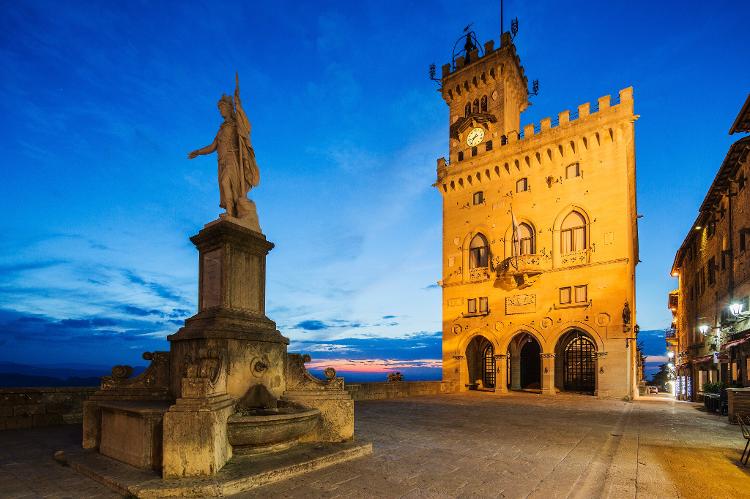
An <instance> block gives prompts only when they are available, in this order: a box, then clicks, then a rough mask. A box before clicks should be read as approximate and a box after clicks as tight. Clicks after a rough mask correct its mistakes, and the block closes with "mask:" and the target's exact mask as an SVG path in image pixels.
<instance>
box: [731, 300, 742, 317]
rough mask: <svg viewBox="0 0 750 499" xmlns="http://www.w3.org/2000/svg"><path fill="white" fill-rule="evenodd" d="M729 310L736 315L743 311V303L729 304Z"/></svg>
mask: <svg viewBox="0 0 750 499" xmlns="http://www.w3.org/2000/svg"><path fill="white" fill-rule="evenodd" d="M729 310H730V311H731V312H732V315H734V316H735V317H736V316H738V315H740V314H741V313H742V303H732V304H731V305H729Z"/></svg>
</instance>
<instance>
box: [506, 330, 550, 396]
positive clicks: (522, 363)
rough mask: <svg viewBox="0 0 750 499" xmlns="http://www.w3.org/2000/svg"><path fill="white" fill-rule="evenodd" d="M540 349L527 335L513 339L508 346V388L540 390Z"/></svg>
mask: <svg viewBox="0 0 750 499" xmlns="http://www.w3.org/2000/svg"><path fill="white" fill-rule="evenodd" d="M541 353H542V347H541V345H539V342H538V341H537V340H536V338H534V337H533V336H531V335H530V334H528V333H521V334H519V335H517V336H516V337H514V338H513V339H512V340H511V342H510V345H508V371H509V372H508V374H509V376H508V388H510V389H511V390H540V389H541V388H542V384H541V379H542V360H541Z"/></svg>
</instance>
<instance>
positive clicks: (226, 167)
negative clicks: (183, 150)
mask: <svg viewBox="0 0 750 499" xmlns="http://www.w3.org/2000/svg"><path fill="white" fill-rule="evenodd" d="M235 82H236V86H235V89H234V99H232V97H230V96H228V95H226V94H225V95H222V96H221V99H219V102H218V107H219V112H220V113H221V116H222V117H223V118H224V122H223V123H222V124H221V126H220V127H219V131H218V132H217V133H216V137H215V138H214V141H213V142H211V144H209V145H207V146H206V147H202V148H200V149H196V150H195V151H193V152H191V153H190V154H188V159H193V158H195V157H196V156H201V155H204V154H211V153H212V152H214V151H216V154H217V156H218V163H219V200H220V202H219V206H221V207H222V208H224V209H225V210H226V215H224V214H222V215H221V216H222V218H223V217H226V216H229V217H232V218H237V219H240V220H239V221H240V222H242V224H243V225H248V226H249V227H250V228H252V229H254V230H257V231H258V232H260V227H259V225H258V215H257V212H256V210H255V203H253V202H252V201H251V200H249V199H248V198H247V193H248V192H249V191H250V189H252V188H253V187H255V186H257V185H258V183H259V182H260V171H259V170H258V163H257V162H256V161H255V152H254V151H253V147H252V145H251V143H250V121H248V119H247V115H246V114H245V110H244V109H243V108H242V102H241V101H240V78H239V75H237V74H235Z"/></svg>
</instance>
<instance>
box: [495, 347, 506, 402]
mask: <svg viewBox="0 0 750 499" xmlns="http://www.w3.org/2000/svg"><path fill="white" fill-rule="evenodd" d="M507 361H508V356H507V355H505V354H502V353H501V354H498V355H495V393H497V394H506V393H508V364H507Z"/></svg>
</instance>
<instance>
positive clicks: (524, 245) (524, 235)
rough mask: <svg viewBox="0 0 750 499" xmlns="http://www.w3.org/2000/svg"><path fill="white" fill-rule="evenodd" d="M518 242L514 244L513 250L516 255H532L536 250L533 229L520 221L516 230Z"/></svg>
mask: <svg viewBox="0 0 750 499" xmlns="http://www.w3.org/2000/svg"><path fill="white" fill-rule="evenodd" d="M516 237H517V241H518V243H517V244H516V245H514V252H517V254H518V255H533V254H534V253H535V250H536V244H535V242H536V241H535V240H534V229H532V228H531V226H530V225H529V224H527V223H522V224H520V225H519V226H518V230H517V232H516Z"/></svg>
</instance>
